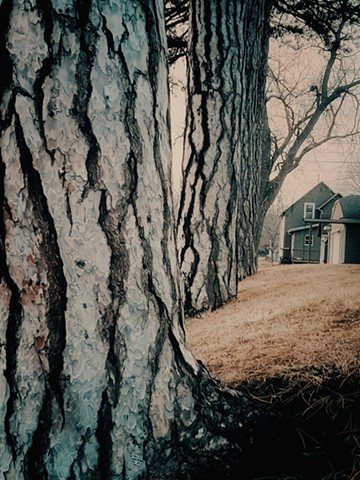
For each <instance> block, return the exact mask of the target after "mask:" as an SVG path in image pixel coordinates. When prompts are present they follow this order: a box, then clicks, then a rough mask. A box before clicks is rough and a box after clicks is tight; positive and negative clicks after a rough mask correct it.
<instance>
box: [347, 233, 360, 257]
mask: <svg viewBox="0 0 360 480" xmlns="http://www.w3.org/2000/svg"><path fill="white" fill-rule="evenodd" d="M346 230H347V231H346V245H345V263H360V225H358V224H355V225H347V229H346Z"/></svg>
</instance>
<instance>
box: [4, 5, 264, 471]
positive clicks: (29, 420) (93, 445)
mask: <svg viewBox="0 0 360 480" xmlns="http://www.w3.org/2000/svg"><path fill="white" fill-rule="evenodd" d="M0 19H1V23H0V37H1V41H0V49H1V50H0V56H1V64H2V68H3V71H4V72H5V74H4V75H2V76H1V84H0V89H1V90H0V96H1V123H0V201H1V209H2V215H1V222H0V238H1V242H0V247H1V248H0V266H1V269H0V366H1V368H0V425H1V428H0V477H1V478H13V479H16V480H22V479H26V480H30V479H31V480H33V479H35V478H39V479H46V478H51V479H54V480H55V479H90V478H91V479H94V478H99V479H106V480H111V479H115V478H116V479H118V478H126V479H128V480H135V479H140V478H151V479H160V478H162V479H174V478H180V477H181V476H182V475H183V476H184V478H188V477H189V475H190V474H191V472H192V471H194V470H195V471H196V469H198V468H200V469H202V470H204V469H205V467H206V466H209V468H211V469H212V470H214V471H216V468H218V469H219V471H221V472H225V471H227V467H229V464H230V462H231V461H237V462H239V461H241V454H240V453H241V452H240V447H241V446H243V445H244V444H245V443H246V442H247V438H248V436H249V434H248V430H247V428H248V427H249V425H250V424H251V422H252V421H253V419H254V418H256V414H257V413H258V412H259V411H260V410H259V409H257V408H254V406H253V404H252V403H251V402H250V401H249V400H248V399H247V398H246V396H245V395H241V394H237V393H235V392H231V391H230V390H228V389H226V388H225V387H222V386H221V385H219V384H217V383H216V382H215V381H214V380H212V379H211V378H210V377H209V375H208V374H207V372H206V370H205V369H204V368H203V367H201V366H200V365H199V364H198V363H196V362H195V360H194V359H193V357H192V355H191V353H190V352H189V351H188V350H187V349H186V347H185V344H184V330H183V313H182V302H181V298H180V295H179V291H180V288H179V273H178V268H177V262H176V253H175V241H174V218H173V212H172V197H171V188H170V157H171V156H170V147H169V123H168V83H167V65H166V50H165V31H164V25H163V8H162V2H160V1H157V2H156V1H151V2H148V1H147V0H146V1H142V0H136V1H133V2H123V1H121V2H119V3H112V6H110V4H108V3H107V2H90V1H89V2H76V3H74V4H67V6H66V8H63V7H62V6H61V4H60V3H59V2H51V1H42V2H37V3H36V4H32V5H30V4H29V3H28V2H21V1H19V2H11V1H3V2H1V5H0ZM204 475H206V474H205V473H204ZM219 475H220V474H219ZM195 478H199V476H195Z"/></svg>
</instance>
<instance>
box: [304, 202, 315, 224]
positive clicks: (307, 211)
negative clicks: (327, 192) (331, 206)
mask: <svg viewBox="0 0 360 480" xmlns="http://www.w3.org/2000/svg"><path fill="white" fill-rule="evenodd" d="M311 218H315V203H312V202H305V203H304V219H305V220H306V219H311Z"/></svg>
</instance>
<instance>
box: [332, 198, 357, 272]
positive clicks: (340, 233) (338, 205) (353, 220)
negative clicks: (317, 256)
mask: <svg viewBox="0 0 360 480" xmlns="http://www.w3.org/2000/svg"><path fill="white" fill-rule="evenodd" d="M331 220H334V223H333V222H332V221H331ZM330 224H331V230H330V235H329V262H330V263H335V264H338V263H360V195H349V196H347V197H343V198H340V199H338V200H337V201H336V202H335V204H334V206H333V209H332V213H331V219H330Z"/></svg>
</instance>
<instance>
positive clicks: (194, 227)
mask: <svg viewBox="0 0 360 480" xmlns="http://www.w3.org/2000/svg"><path fill="white" fill-rule="evenodd" d="M270 3H271V2H267V1H265V0H257V1H250V0H247V1H242V2H238V1H237V0H222V1H219V2H207V1H205V0H194V1H193V2H191V10H190V59H189V65H188V107H187V119H186V139H185V142H186V145H185V150H184V160H183V174H184V179H183V188H182V194H181V201H180V209H179V218H178V245H179V255H180V264H181V270H182V272H183V276H184V281H185V309H186V312H187V313H188V314H190V315H191V314H195V313H196V312H199V311H201V310H204V309H214V308H217V307H219V306H221V305H222V304H223V303H224V302H226V301H228V300H229V299H230V298H232V297H235V296H236V294H237V283H238V280H239V278H241V277H244V276H246V275H248V274H250V273H253V271H254V269H255V267H256V253H257V244H258V241H259V238H258V236H259V234H258V229H259V224H258V220H260V219H259V218H258V209H259V204H260V201H261V198H260V191H261V188H262V167H263V158H265V159H266V158H268V156H267V155H266V153H267V154H268V151H267V149H268V147H269V143H268V141H267V140H266V141H264V139H266V138H267V129H266V124H267V121H266V114H265V83H266V67H267V52H268V39H269V17H270ZM265 151H266V153H264V152H265ZM260 231H261V228H260Z"/></svg>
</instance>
